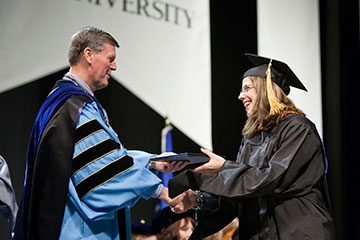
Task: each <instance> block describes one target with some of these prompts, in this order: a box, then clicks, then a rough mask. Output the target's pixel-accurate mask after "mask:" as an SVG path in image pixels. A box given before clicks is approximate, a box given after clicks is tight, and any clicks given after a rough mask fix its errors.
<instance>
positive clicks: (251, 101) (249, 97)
mask: <svg viewBox="0 0 360 240" xmlns="http://www.w3.org/2000/svg"><path fill="white" fill-rule="evenodd" d="M256 98H257V91H256V89H255V87H254V83H253V82H252V81H251V79H250V78H249V77H246V78H244V79H243V81H242V87H241V92H240V95H239V97H238V99H239V100H240V101H241V102H242V103H243V104H244V107H245V111H246V115H247V116H248V117H249V116H251V115H253V114H254V112H255V110H256V108H255V102H256Z"/></svg>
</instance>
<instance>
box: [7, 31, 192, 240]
mask: <svg viewBox="0 0 360 240" xmlns="http://www.w3.org/2000/svg"><path fill="white" fill-rule="evenodd" d="M118 47H119V44H118V42H117V41H116V40H115V38H114V37H113V36H111V35H110V34H109V33H107V32H105V31H103V30H101V29H99V28H95V27H84V28H82V29H80V30H79V31H78V32H77V33H75V34H74V35H73V36H72V38H71V42H70V48H69V53H68V61H69V65H70V70H69V72H68V73H67V74H65V76H64V77H63V78H62V79H60V80H59V81H57V83H56V84H55V86H54V88H53V90H52V91H51V93H50V94H49V95H48V97H47V98H46V99H45V101H44V103H43V104H42V106H41V108H40V110H39V112H38V115H37V117H36V120H35V123H34V126H33V130H32V133H31V137H30V140H29V146H28V153H27V159H26V174H25V185H24V190H23V195H22V200H21V203H20V207H19V214H18V216H17V221H16V225H15V235H14V239H36V240H38V239H66V240H68V239H122V240H123V239H130V236H131V231H130V225H131V221H130V218H129V216H130V214H129V208H130V207H132V206H134V205H135V204H136V202H137V201H138V200H139V199H140V198H144V199H149V198H160V199H161V200H163V201H165V202H167V203H169V202H170V201H171V199H170V198H169V197H168V190H167V188H165V187H164V186H163V185H162V183H161V180H160V179H159V178H158V177H157V176H156V175H155V174H154V173H153V172H152V171H151V169H150V168H152V170H155V171H162V172H171V171H176V170H180V169H181V168H183V167H184V166H185V165H186V163H185V162H179V163H169V162H152V163H151V164H149V159H150V157H151V156H152V154H149V153H145V152H142V151H130V150H128V149H126V148H125V147H124V146H123V144H122V143H121V141H120V140H119V138H118V136H117V134H116V133H115V132H114V130H113V129H112V128H111V126H110V124H109V121H108V117H107V114H106V111H105V110H104V109H103V108H102V107H101V105H100V103H99V102H98V100H97V99H96V97H95V95H94V92H95V91H97V90H100V89H102V88H104V87H106V86H107V85H108V81H109V78H110V74H111V72H112V71H115V70H116V67H117V66H116V61H115V58H116V51H115V50H116V48H118Z"/></svg>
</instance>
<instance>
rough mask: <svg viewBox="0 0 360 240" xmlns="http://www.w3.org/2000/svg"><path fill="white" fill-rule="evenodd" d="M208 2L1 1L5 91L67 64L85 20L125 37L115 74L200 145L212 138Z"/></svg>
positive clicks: (0, 50) (1, 63)
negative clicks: (72, 38)
mask: <svg viewBox="0 0 360 240" xmlns="http://www.w3.org/2000/svg"><path fill="white" fill-rule="evenodd" d="M209 14H210V13H209V2H208V1H206V0H161V1H160V0H139V1H135V0H121V1H120V0H26V1H23V0H2V2H1V7H0V22H1V24H0V32H1V40H0V66H1V68H0V71H1V80H0V81H1V84H0V93H1V92H3V91H6V90H9V89H11V88H14V87H17V86H20V85H23V84H25V83H27V82H30V81H34V80H37V79H38V78H40V77H43V76H46V75H48V74H50V73H53V72H56V71H59V70H61V69H64V68H66V67H67V66H68V64H67V49H68V44H69V40H70V36H71V35H72V34H73V33H74V32H75V31H77V30H78V29H79V28H81V27H83V26H87V25H92V26H97V27H100V28H103V29H104V30H106V31H108V32H110V33H111V34H112V35H113V36H114V37H115V38H116V39H117V40H118V41H119V43H120V45H121V46H120V48H119V49H118V50H117V67H118V70H117V71H115V72H114V73H113V77H114V78H115V79H116V80H118V81H119V82H120V83H121V84H122V85H124V86H125V87H126V88H128V89H129V90H130V91H131V92H133V93H134V94H135V95H136V96H137V97H139V98H140V99H141V100H143V101H144V102H145V103H146V104H148V105H149V106H150V107H152V108H153V109H154V110H155V111H156V112H158V113H159V114H160V115H162V116H164V117H165V116H168V117H169V118H170V120H171V122H172V124H173V125H174V126H176V127H177V128H178V129H179V130H181V131H182V132H183V133H184V134H185V135H187V136H188V137H190V138H191V139H192V140H193V141H195V142H196V143H198V144H199V145H200V146H203V147H206V148H210V149H211V148H212V143H211V109H210V108H211V98H210V94H211V90H210V87H211V80H210V79H211V76H210V73H211V70H210V68H211V66H210V63H211V60H210V23H209V22H210V20H209Z"/></svg>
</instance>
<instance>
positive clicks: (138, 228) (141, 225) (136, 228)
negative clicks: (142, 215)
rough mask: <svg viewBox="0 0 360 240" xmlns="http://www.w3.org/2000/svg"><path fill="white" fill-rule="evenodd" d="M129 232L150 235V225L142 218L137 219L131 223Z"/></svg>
mask: <svg viewBox="0 0 360 240" xmlns="http://www.w3.org/2000/svg"><path fill="white" fill-rule="evenodd" d="M131 232H132V233H134V234H141V235H146V236H150V235H152V234H153V233H152V231H151V225H150V223H148V222H146V221H145V220H144V219H140V220H139V221H136V222H132V223H131Z"/></svg>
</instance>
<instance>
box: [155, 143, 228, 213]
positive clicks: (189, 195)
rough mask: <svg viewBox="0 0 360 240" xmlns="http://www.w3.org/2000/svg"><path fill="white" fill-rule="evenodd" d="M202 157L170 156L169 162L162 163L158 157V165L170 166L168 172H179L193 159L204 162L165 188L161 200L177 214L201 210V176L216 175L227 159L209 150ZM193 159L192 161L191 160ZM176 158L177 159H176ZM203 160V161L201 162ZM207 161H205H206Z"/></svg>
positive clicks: (175, 178)
mask: <svg viewBox="0 0 360 240" xmlns="http://www.w3.org/2000/svg"><path fill="white" fill-rule="evenodd" d="M201 151H202V153H203V154H202V156H200V155H199V154H197V155H196V156H188V155H186V156H184V155H182V154H177V155H175V154H172V155H171V154H170V155H167V156H169V157H168V158H167V161H162V160H161V158H160V157H157V159H158V161H157V162H156V163H157V164H160V163H162V164H164V163H165V162H166V164H168V165H167V166H168V167H166V169H167V170H168V172H174V171H179V170H181V169H183V168H184V167H185V166H187V165H188V164H192V162H191V161H192V159H194V158H196V160H195V161H197V163H199V161H202V163H203V164H202V165H200V166H197V167H196V168H194V169H189V170H186V171H183V172H181V173H180V174H178V175H177V176H175V177H173V178H171V179H170V180H169V183H168V188H166V187H164V189H163V190H162V192H161V194H160V196H158V198H159V199H161V200H162V201H164V202H165V203H166V204H168V205H169V206H170V208H171V210H172V211H173V212H175V213H182V212H186V211H188V210H190V209H199V208H201V206H202V204H203V201H204V200H203V194H202V192H200V191H199V190H200V181H199V178H198V177H200V175H201V174H216V173H218V172H219V170H220V168H221V167H222V166H223V164H224V163H225V159H224V158H223V157H221V156H219V155H216V154H214V153H212V152H211V151H209V150H206V149H201ZM190 157H191V158H192V159H191V158H190ZM175 158H176V159H175ZM200 158H201V160H200ZM204 159H205V160H204Z"/></svg>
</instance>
